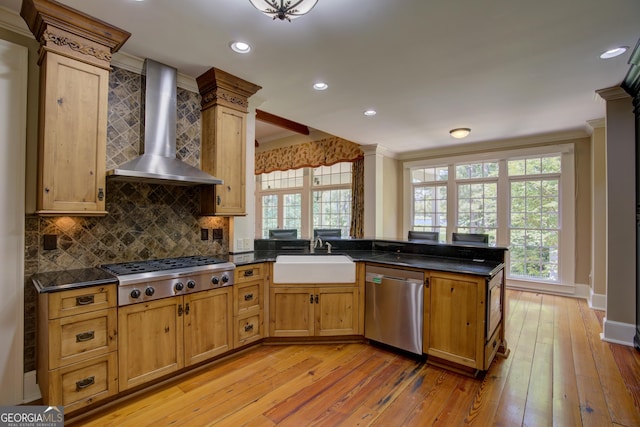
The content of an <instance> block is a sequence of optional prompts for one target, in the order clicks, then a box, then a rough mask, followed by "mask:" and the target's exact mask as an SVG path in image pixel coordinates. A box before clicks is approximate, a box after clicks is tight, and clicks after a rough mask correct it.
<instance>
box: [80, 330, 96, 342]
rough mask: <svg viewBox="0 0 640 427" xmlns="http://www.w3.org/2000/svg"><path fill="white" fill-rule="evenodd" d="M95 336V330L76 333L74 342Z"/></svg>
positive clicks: (88, 339)
mask: <svg viewBox="0 0 640 427" xmlns="http://www.w3.org/2000/svg"><path fill="white" fill-rule="evenodd" d="M95 337H96V333H95V331H89V332H82V333H80V334H77V335H76V342H85V341H91V340H92V339H94V338H95Z"/></svg>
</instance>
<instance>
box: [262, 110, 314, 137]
mask: <svg viewBox="0 0 640 427" xmlns="http://www.w3.org/2000/svg"><path fill="white" fill-rule="evenodd" d="M256 120H260V121H261V122H265V123H269V124H272V125H274V126H278V127H281V128H284V129H287V130H290V131H292V132H296V133H300V134H302V135H309V128H308V127H307V126H305V125H303V124H300V123H298V122H294V121H292V120H288V119H285V118H283V117H279V116H276V115H275V114H271V113H267V112H266V111H262V110H256Z"/></svg>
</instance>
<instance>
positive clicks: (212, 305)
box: [118, 287, 233, 390]
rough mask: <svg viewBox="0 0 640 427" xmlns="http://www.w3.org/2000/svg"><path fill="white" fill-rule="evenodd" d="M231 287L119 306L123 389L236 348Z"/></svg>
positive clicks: (120, 361) (120, 362) (120, 359)
mask: <svg viewBox="0 0 640 427" xmlns="http://www.w3.org/2000/svg"><path fill="white" fill-rule="evenodd" d="M231 296H232V288H231V287H225V288H219V289H212V290H209V291H205V292H198V293H194V294H190V295H185V296H184V297H182V296H180V297H171V298H164V299H160V300H155V301H150V302H146V303H140V304H132V305H128V306H124V307H120V309H119V310H118V324H119V326H118V330H119V338H118V341H119V346H120V348H121V349H122V353H121V354H120V358H119V375H120V380H119V382H120V390H126V389H128V388H131V387H135V386H138V385H141V384H144V383H146V382H148V381H150V380H153V379H156V378H160V377H163V376H165V375H167V374H169V373H172V372H176V371H178V370H180V369H182V368H184V367H186V366H190V365H192V364H195V363H199V362H202V361H204V360H207V359H210V358H211V357H213V356H216V355H219V354H222V353H225V352H227V351H229V350H231V349H232V348H233V341H232V324H231V321H232V312H231V308H232V305H231Z"/></svg>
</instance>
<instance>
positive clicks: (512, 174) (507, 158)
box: [405, 144, 574, 284]
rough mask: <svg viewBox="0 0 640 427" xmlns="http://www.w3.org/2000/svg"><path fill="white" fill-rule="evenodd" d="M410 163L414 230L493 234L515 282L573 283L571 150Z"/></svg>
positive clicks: (536, 150)
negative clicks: (435, 162)
mask: <svg viewBox="0 0 640 427" xmlns="http://www.w3.org/2000/svg"><path fill="white" fill-rule="evenodd" d="M470 157H471V156H466V157H462V156H461V157H458V158H450V159H440V160H438V163H437V164H434V165H433V166H432V165H430V164H429V161H424V162H408V163H407V164H405V167H406V168H407V169H408V175H407V176H408V178H409V180H410V188H411V193H407V194H411V200H410V206H409V208H410V214H409V215H408V216H407V220H408V221H407V224H406V225H407V228H408V229H410V230H425V231H438V232H439V233H440V241H442V242H444V241H449V240H450V236H451V234H452V233H453V232H460V233H483V234H488V235H489V244H490V245H493V246H496V245H497V246H505V247H508V248H509V252H508V257H507V258H508V261H507V262H508V265H507V269H506V272H507V277H508V278H509V279H511V280H512V281H522V282H544V283H547V284H563V283H571V284H572V283H573V274H574V273H573V271H574V266H573V261H574V260H573V245H574V234H573V233H574V231H573V227H574V224H573V223H574V217H573V216H574V206H573V204H574V199H573V194H574V189H573V180H574V170H573V147H572V145H569V144H565V145H558V146H555V147H540V148H532V149H523V150H514V151H511V152H496V153H484V154H480V155H477V156H473V157H476V159H472V158H470Z"/></svg>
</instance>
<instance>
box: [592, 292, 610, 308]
mask: <svg viewBox="0 0 640 427" xmlns="http://www.w3.org/2000/svg"><path fill="white" fill-rule="evenodd" d="M588 301H589V307H590V308H592V309H594V310H600V311H607V295H605V294H594V293H593V289H589V298H588Z"/></svg>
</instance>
